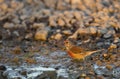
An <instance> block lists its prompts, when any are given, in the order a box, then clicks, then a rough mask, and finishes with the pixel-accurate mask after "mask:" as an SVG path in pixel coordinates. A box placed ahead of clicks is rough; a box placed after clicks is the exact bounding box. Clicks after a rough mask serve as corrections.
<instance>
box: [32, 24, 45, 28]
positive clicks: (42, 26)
mask: <svg viewBox="0 0 120 79" xmlns="http://www.w3.org/2000/svg"><path fill="white" fill-rule="evenodd" d="M32 28H34V29H38V28H39V29H44V28H45V24H44V23H34V24H33V26H32Z"/></svg>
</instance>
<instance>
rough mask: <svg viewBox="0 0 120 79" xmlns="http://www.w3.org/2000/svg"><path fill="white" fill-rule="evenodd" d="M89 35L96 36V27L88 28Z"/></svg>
mask: <svg viewBox="0 0 120 79" xmlns="http://www.w3.org/2000/svg"><path fill="white" fill-rule="evenodd" d="M89 29H90V33H91V34H96V33H97V28H96V27H90V28H89Z"/></svg>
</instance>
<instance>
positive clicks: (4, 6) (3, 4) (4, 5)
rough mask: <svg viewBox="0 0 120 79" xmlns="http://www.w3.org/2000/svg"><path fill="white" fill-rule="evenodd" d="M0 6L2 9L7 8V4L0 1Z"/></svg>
mask: <svg viewBox="0 0 120 79" xmlns="http://www.w3.org/2000/svg"><path fill="white" fill-rule="evenodd" d="M0 8H1V9H3V10H7V8H8V5H7V4H6V3H2V4H1V6H0Z"/></svg>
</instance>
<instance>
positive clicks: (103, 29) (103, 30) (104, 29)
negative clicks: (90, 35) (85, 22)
mask: <svg viewBox="0 0 120 79" xmlns="http://www.w3.org/2000/svg"><path fill="white" fill-rule="evenodd" d="M107 32H108V30H107V29H106V28H102V29H100V33H101V34H105V33H107Z"/></svg>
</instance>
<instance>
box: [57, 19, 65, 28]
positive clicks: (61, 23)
mask: <svg viewBox="0 0 120 79" xmlns="http://www.w3.org/2000/svg"><path fill="white" fill-rule="evenodd" d="M58 25H59V26H64V25H65V22H64V21H63V20H62V19H61V18H59V19H58Z"/></svg>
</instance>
